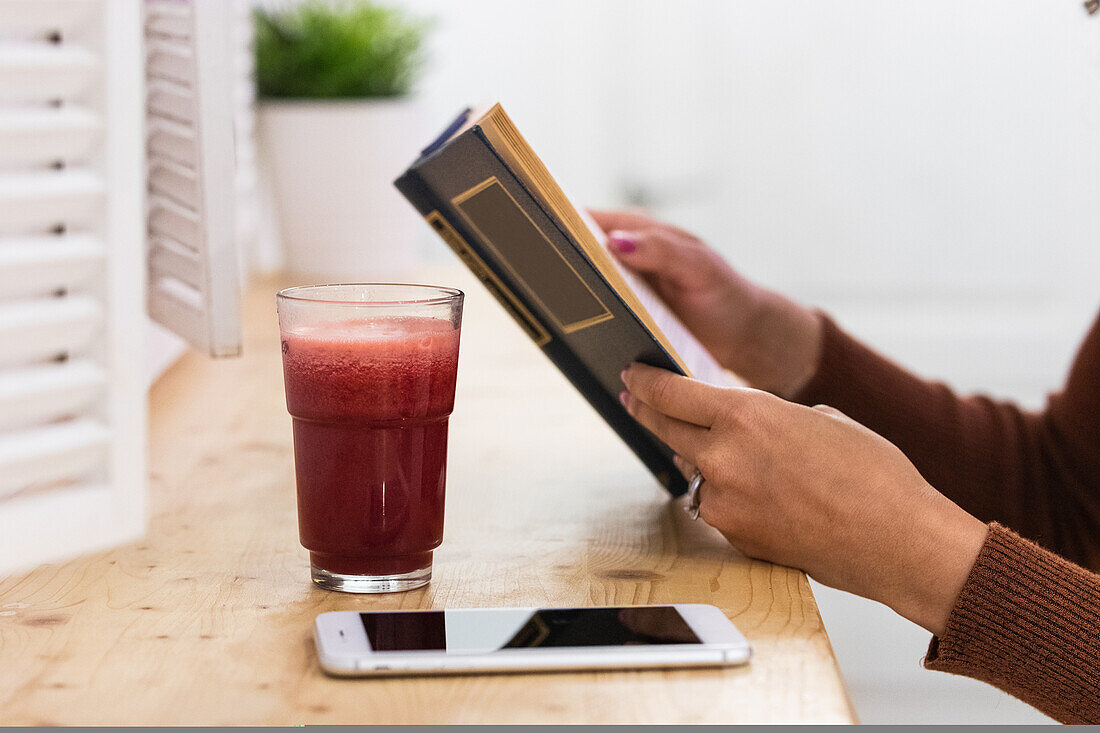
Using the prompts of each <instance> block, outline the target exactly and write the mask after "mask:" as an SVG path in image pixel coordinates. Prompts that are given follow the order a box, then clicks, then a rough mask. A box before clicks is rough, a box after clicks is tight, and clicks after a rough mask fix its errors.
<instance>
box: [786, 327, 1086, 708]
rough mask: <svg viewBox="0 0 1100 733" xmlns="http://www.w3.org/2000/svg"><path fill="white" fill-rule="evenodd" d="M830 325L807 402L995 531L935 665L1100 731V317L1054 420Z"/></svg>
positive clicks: (934, 651)
mask: <svg viewBox="0 0 1100 733" xmlns="http://www.w3.org/2000/svg"><path fill="white" fill-rule="evenodd" d="M822 319H823V323H824V342H823V348H822V354H821V362H820V364H819V365H818V369H817V372H816V373H815V375H814V377H813V378H812V379H811V381H810V383H809V384H807V385H806V386H805V387H804V388H803V389H802V390H801V392H800V393H799V394H798V395H797V396H796V400H797V401H799V402H802V403H804V404H810V405H813V404H827V405H832V406H833V407H835V408H837V409H838V410H840V411H842V412H844V413H845V414H847V415H848V416H849V417H851V418H852V419H854V420H856V421H858V422H860V423H862V424H864V425H866V426H867V427H869V428H871V429H872V430H874V431H875V432H877V433H879V434H880V435H882V436H884V437H886V438H887V439H888V440H890V441H892V442H893V443H894V444H895V445H897V446H898V447H899V448H900V449H901V450H902V451H904V452H905V454H906V455H907V456H908V457H909V459H910V460H911V461H913V463H914V464H915V465H916V467H917V468H918V469H919V470H920V472H921V474H923V476H924V477H925V479H927V480H928V482H929V483H931V484H932V485H933V486H935V487H936V488H937V489H938V490H939V491H941V492H942V493H943V494H945V495H946V496H948V497H949V498H950V499H952V500H953V501H954V502H955V503H957V504H959V505H960V506H961V507H962V508H963V509H966V510H967V511H968V512H970V513H971V514H973V515H975V516H977V517H978V518H980V519H982V520H983V521H986V522H990V528H989V534H988V536H987V538H986V541H985V544H984V546H983V547H982V550H981V552H980V553H979V555H978V558H977V561H976V562H975V564H974V568H973V569H972V570H971V572H970V577H969V578H968V579H967V581H966V585H965V586H964V587H963V589H962V592H961V593H960V594H959V597H958V599H957V600H956V602H955V607H954V609H953V610H952V611H951V615H950V617H949V618H948V620H947V625H946V628H945V629H944V632H943V635H942V636H939V637H934V638H933V639H932V644H931V647H930V648H929V651H928V656H927V658H926V659H925V666H926V667H928V668H929V669H936V670H943V671H946V672H953V673H956V674H962V675H966V676H968V677H974V678H977V679H980V680H983V681H985V682H988V683H990V684H992V685H995V686H997V687H999V688H1001V689H1002V690H1005V691H1006V692H1008V693H1010V694H1012V695H1015V696H1016V697H1018V698H1020V699H1022V700H1024V701H1026V702H1028V703H1030V704H1032V705H1034V706H1035V707H1036V708H1038V709H1039V710H1041V711H1043V712H1044V713H1046V714H1048V715H1050V716H1052V717H1054V718H1056V719H1058V720H1061V721H1063V722H1067V723H1068V722H1073V723H1083V722H1091V723H1100V575H1096V574H1095V573H1093V572H1089V570H1086V569H1085V568H1091V569H1093V570H1096V569H1100V318H1098V319H1097V321H1096V322H1095V323H1094V324H1093V326H1092V329H1091V330H1090V331H1089V334H1088V336H1087V337H1086V339H1085V342H1084V343H1083V344H1082V346H1081V348H1080V351H1079V352H1078V354H1077V358H1076V359H1075V361H1074V364H1073V367H1072V369H1071V370H1070V375H1069V379H1068V381H1067V382H1066V385H1065V388H1064V389H1063V390H1062V392H1061V393H1059V394H1056V395H1053V396H1051V398H1050V400H1049V402H1048V404H1047V407H1046V409H1045V410H1043V411H1042V412H1025V411H1023V410H1020V409H1019V408H1017V407H1015V406H1013V405H1011V404H1007V403H1003V402H997V401H994V400H991V399H989V398H986V397H980V396H979V397H965V398H964V397H959V396H956V395H955V394H954V393H953V392H952V391H951V390H950V389H948V388H947V387H945V386H944V385H942V384H935V383H931V382H926V381H923V380H921V379H919V378H917V377H915V376H913V375H912V374H910V373H908V372H906V371H905V370H903V369H901V368H900V367H898V366H897V365H896V364H894V363H892V362H891V361H889V360H887V359H885V358H884V357H882V356H880V355H878V354H876V353H875V352H873V351H871V350H870V349H868V348H866V347H865V346H863V345H862V344H860V343H859V342H857V341H856V340H854V339H853V338H851V337H850V336H848V335H847V334H845V333H844V332H843V331H841V330H840V329H839V328H838V327H837V326H836V325H835V324H834V323H833V322H832V321H831V320H830V319H829V318H828V317H825V316H822ZM1006 527H1010V528H1011V530H1010V529H1006ZM1013 530H1014V531H1013ZM1017 533H1019V534H1017ZM1021 535H1022V537H1021ZM1024 538H1027V539H1024ZM1043 548H1046V549H1043ZM1055 553H1057V554H1055ZM1063 558H1067V559H1068V560H1067V559H1063ZM1070 561H1073V562H1070ZM1074 563H1080V565H1075V564H1074ZM1082 565H1083V566H1085V567H1081V566H1082Z"/></svg>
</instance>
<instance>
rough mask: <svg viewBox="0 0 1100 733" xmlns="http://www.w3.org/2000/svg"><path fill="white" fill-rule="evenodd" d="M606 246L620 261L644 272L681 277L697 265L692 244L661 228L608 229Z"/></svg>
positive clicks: (689, 272)
mask: <svg viewBox="0 0 1100 733" xmlns="http://www.w3.org/2000/svg"><path fill="white" fill-rule="evenodd" d="M607 247H608V249H610V250H611V251H612V252H613V253H614V254H615V256H616V257H617V258H618V260H619V261H620V262H622V263H623V264H624V265H626V266H627V267H629V268H630V269H631V270H634V271H635V272H638V273H641V274H644V275H650V274H652V275H660V276H662V277H671V278H676V279H683V278H684V277H685V276H687V275H690V274H691V273H693V272H695V271H696V269H697V268H696V267H695V265H696V263H697V252H696V250H695V248H693V247H690V246H688V245H687V244H686V242H684V241H683V240H682V238H681V237H678V236H676V235H674V234H671V233H669V232H667V231H665V230H663V229H656V228H649V229H612V230H611V231H610V232H609V233H608V235H607Z"/></svg>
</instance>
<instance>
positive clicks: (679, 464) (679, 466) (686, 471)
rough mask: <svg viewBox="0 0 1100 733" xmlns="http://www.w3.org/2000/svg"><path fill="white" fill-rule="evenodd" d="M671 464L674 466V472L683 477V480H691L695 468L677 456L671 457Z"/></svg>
mask: <svg viewBox="0 0 1100 733" xmlns="http://www.w3.org/2000/svg"><path fill="white" fill-rule="evenodd" d="M672 462H673V463H674V464H676V470H678V471H679V472H680V473H682V474H683V475H684V478H691V474H693V473H695V466H693V465H691V464H690V463H689V462H687V461H685V460H684V459H683V458H681V457H680V455H679V454H676V455H674V456H672Z"/></svg>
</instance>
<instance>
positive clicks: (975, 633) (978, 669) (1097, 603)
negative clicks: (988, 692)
mask: <svg viewBox="0 0 1100 733" xmlns="http://www.w3.org/2000/svg"><path fill="white" fill-rule="evenodd" d="M924 665H925V667H927V668H928V669H934V670H939V671H943V672H951V673H954V674H961V675H965V676H967V677H973V678H975V679H979V680H982V681H984V682H988V683H989V684H991V685H994V686H996V687H999V688H1000V689H1002V690H1004V691H1006V692H1008V693H1009V694H1011V695H1014V696H1015V697H1018V698H1020V699H1021V700H1023V701H1025V702H1027V703H1029V704H1031V705H1034V706H1035V707H1036V708H1038V709H1039V710H1041V711H1042V712H1044V713H1046V714H1047V715H1050V716H1051V717H1053V718H1056V719H1057V720H1060V721H1062V722H1065V723H1098V722H1100V576H1097V575H1095V574H1093V573H1090V572H1089V571H1087V570H1085V569H1083V568H1081V567H1079V566H1077V565H1074V564H1073V563H1070V562H1068V561H1066V560H1063V559H1062V558H1060V557H1058V556H1057V555H1055V554H1053V553H1051V552H1048V551H1046V550H1044V549H1042V548H1040V547H1039V546H1038V545H1035V544H1033V543H1031V542H1028V541H1027V540H1024V539H1022V538H1021V537H1020V536H1019V535H1017V534H1016V533H1015V532H1012V531H1011V530H1009V529H1006V528H1005V527H1002V526H1001V525H999V524H996V523H993V524H991V525H990V529H989V534H988V536H987V537H986V541H985V544H984V545H983V546H982V549H981V552H979V553H978V558H977V560H976V561H975V563H974V567H973V569H972V570H971V571H970V576H969V578H968V579H967V581H966V584H965V585H964V586H963V589H962V591H961V592H960V593H959V597H958V600H957V601H956V602H955V607H954V608H953V609H952V611H951V614H950V616H949V617H948V619H947V624H946V626H945V627H944V632H943V634H942V635H941V636H939V637H933V638H932V643H931V645H930V646H929V648H928V656H927V657H926V658H925V660H924Z"/></svg>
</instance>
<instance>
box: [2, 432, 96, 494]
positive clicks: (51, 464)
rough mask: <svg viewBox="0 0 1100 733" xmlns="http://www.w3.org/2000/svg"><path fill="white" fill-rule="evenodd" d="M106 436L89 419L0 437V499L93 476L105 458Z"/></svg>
mask: <svg viewBox="0 0 1100 733" xmlns="http://www.w3.org/2000/svg"><path fill="white" fill-rule="evenodd" d="M109 437H110V434H109V433H108V431H107V428H105V427H104V426H103V425H102V424H101V423H99V422H98V421H96V420H90V419H80V420H74V421H70V422H66V423H61V424H58V425H49V426H46V427H41V428H34V429H31V430H21V431H19V432H15V433H9V434H3V435H0V496H4V495H6V494H12V493H15V492H17V491H26V490H28V489H35V488H40V487H48V486H50V485H51V484H56V483H59V482H65V481H78V480H80V479H82V478H84V477H86V476H88V475H90V474H92V473H93V472H94V471H95V470H96V469H97V468H98V467H99V466H101V465H102V463H103V461H104V459H105V458H106V450H107V443H108V440H109Z"/></svg>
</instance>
